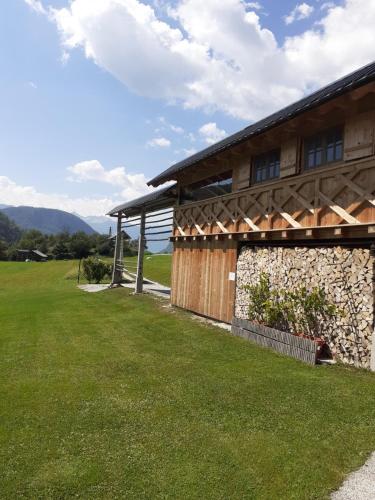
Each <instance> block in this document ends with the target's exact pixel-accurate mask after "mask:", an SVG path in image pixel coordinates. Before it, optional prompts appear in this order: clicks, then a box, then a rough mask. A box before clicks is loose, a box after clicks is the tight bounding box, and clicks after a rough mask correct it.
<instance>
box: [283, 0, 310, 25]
mask: <svg viewBox="0 0 375 500" xmlns="http://www.w3.org/2000/svg"><path fill="white" fill-rule="evenodd" d="M313 12H314V7H313V6H312V5H309V4H308V3H305V2H304V3H300V4H298V5H296V6H295V7H294V9H293V10H292V11H291V12H290V14H288V15H287V16H285V17H284V21H285V24H292V23H294V21H301V20H302V19H307V18H308V17H310V16H311V14H312V13H313Z"/></svg>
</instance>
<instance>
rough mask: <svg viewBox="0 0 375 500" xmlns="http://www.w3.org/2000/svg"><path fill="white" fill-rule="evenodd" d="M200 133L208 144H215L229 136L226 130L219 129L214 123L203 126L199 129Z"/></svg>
mask: <svg viewBox="0 0 375 500" xmlns="http://www.w3.org/2000/svg"><path fill="white" fill-rule="evenodd" d="M199 133H200V135H201V136H202V137H203V139H204V140H205V142H206V143H207V144H214V143H215V142H218V141H220V140H221V139H224V137H225V136H226V135H227V133H226V132H225V130H222V129H220V128H218V126H217V125H216V123H214V122H210V123H206V124H205V125H202V127H201V128H200V129H199Z"/></svg>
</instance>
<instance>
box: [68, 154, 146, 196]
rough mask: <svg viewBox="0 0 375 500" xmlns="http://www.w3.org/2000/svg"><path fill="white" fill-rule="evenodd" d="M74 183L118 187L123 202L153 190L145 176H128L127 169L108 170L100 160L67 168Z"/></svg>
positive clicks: (84, 162) (70, 179)
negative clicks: (94, 183)
mask: <svg viewBox="0 0 375 500" xmlns="http://www.w3.org/2000/svg"><path fill="white" fill-rule="evenodd" d="M67 170H68V172H69V176H68V180H69V181H72V182H86V181H97V182H103V183H106V184H110V185H112V186H116V188H117V189H120V190H121V197H122V199H123V201H128V200H132V199H134V198H138V197H139V196H142V195H144V194H146V193H148V192H151V191H152V189H153V188H150V187H149V186H147V180H148V179H147V178H146V177H145V175H144V174H128V173H127V172H126V169H125V167H116V168H112V169H110V170H106V169H105V168H104V167H103V165H102V164H101V163H100V162H99V161H98V160H87V161H81V162H79V163H76V164H75V165H72V166H70V167H68V168H67Z"/></svg>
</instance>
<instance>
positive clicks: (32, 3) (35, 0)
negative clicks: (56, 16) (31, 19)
mask: <svg viewBox="0 0 375 500" xmlns="http://www.w3.org/2000/svg"><path fill="white" fill-rule="evenodd" d="M25 2H26V3H27V5H28V6H29V7H31V8H32V9H33V10H35V12H38V13H39V14H46V13H47V11H46V9H45V8H44V7H43V4H42V2H41V1H40V0H25Z"/></svg>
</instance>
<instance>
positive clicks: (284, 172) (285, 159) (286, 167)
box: [280, 138, 299, 177]
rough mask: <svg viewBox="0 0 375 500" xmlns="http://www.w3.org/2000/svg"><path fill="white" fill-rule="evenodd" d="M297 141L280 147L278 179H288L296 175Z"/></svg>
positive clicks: (294, 140)
mask: <svg viewBox="0 0 375 500" xmlns="http://www.w3.org/2000/svg"><path fill="white" fill-rule="evenodd" d="M298 150H299V139H298V138H296V139H291V140H290V141H288V142H285V143H284V144H283V145H282V146H281V151H280V177H288V176H289V175H294V174H296V173H297V169H298V156H299V155H298Z"/></svg>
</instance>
